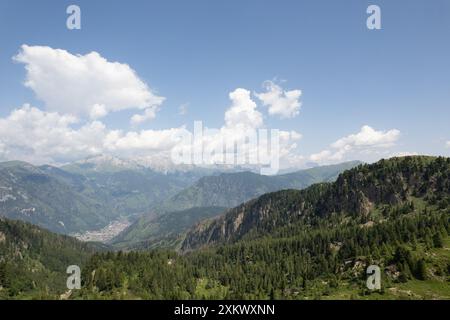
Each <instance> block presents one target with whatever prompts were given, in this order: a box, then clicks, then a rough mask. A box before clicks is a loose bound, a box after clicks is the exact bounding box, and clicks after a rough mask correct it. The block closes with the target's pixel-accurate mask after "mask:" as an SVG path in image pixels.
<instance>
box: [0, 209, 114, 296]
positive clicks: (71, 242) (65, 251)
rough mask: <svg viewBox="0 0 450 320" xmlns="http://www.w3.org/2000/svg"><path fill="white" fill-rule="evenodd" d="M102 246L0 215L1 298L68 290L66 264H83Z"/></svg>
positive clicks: (54, 294)
mask: <svg viewBox="0 0 450 320" xmlns="http://www.w3.org/2000/svg"><path fill="white" fill-rule="evenodd" d="M103 249H106V248H105V247H103V246H102V245H98V244H87V243H82V242H80V241H78V240H75V239H73V238H71V237H68V236H62V235H56V234H54V233H51V232H49V231H46V230H44V229H41V228H39V227H36V226H34V225H31V224H29V223H25V222H21V221H14V220H8V219H5V218H0V299H12V298H14V299H20V298H27V299H29V298H39V299H57V298H59V296H60V294H62V293H63V292H64V291H66V290H67V288H66V279H67V276H68V275H67V274H66V269H67V267H68V266H70V265H78V266H80V267H82V266H83V265H84V263H86V262H87V261H88V259H89V257H90V255H91V254H92V253H93V252H94V251H96V250H103Z"/></svg>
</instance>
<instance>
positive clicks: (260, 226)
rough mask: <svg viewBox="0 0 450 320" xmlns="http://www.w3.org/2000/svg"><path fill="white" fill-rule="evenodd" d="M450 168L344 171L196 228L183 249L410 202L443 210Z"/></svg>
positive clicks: (422, 160)
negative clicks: (434, 203) (437, 204)
mask: <svg viewBox="0 0 450 320" xmlns="http://www.w3.org/2000/svg"><path fill="white" fill-rule="evenodd" d="M449 164H450V159H448V158H433V157H405V158H393V159H390V160H382V161H380V162H377V163H375V164H372V165H363V166H359V167H357V168H354V169H351V170H348V171H346V172H344V173H343V174H341V175H340V176H339V177H338V179H337V180H336V182H334V183H325V184H317V185H313V186H311V187H310V188H308V189H305V190H302V191H297V190H286V191H279V192H276V193H270V194H265V195H263V196H261V197H260V198H258V199H254V200H251V201H249V202H247V203H244V204H242V205H240V206H238V207H236V208H234V209H231V210H229V212H228V213H227V214H226V215H225V216H222V217H220V218H218V219H216V220H213V221H208V222H206V223H203V224H200V225H198V226H197V227H196V228H195V229H194V230H192V231H191V232H190V233H189V234H188V235H187V237H186V239H185V241H184V243H183V249H184V250H189V249H195V248H199V247H202V246H205V245H210V244H215V243H230V242H235V241H238V240H240V239H242V238H244V237H246V238H253V237H257V236H262V235H264V234H269V233H271V232H273V231H274V230H276V229H277V228H279V227H282V226H285V225H289V224H293V223H298V222H299V221H303V223H310V221H309V219H314V218H315V217H324V216H329V215H331V214H333V213H346V214H348V215H351V216H358V217H367V216H368V215H369V213H370V212H372V211H373V210H376V209H377V208H379V207H380V206H383V205H390V206H393V205H398V204H401V203H403V202H405V201H407V200H410V198H411V197H418V198H424V197H427V199H433V198H435V197H442V198H443V199H442V200H441V201H442V202H443V203H442V204H441V205H442V206H444V207H445V206H447V205H448V204H447V202H448V201H449V200H448V197H449V190H450V165H449Z"/></svg>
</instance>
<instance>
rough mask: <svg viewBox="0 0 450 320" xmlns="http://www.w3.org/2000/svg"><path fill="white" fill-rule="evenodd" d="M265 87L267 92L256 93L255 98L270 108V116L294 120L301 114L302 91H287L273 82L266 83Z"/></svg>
mask: <svg viewBox="0 0 450 320" xmlns="http://www.w3.org/2000/svg"><path fill="white" fill-rule="evenodd" d="M264 86H265V89H266V92H264V93H255V96H256V97H257V98H258V99H259V100H261V101H262V103H263V105H264V106H267V107H268V108H269V109H268V110H269V114H270V115H278V116H280V117H281V118H293V117H295V116H297V115H298V114H299V113H300V107H301V103H300V96H301V95H302V92H301V90H291V91H285V90H283V89H282V88H281V87H280V86H279V85H277V84H275V83H274V82H273V81H266V82H265V83H264Z"/></svg>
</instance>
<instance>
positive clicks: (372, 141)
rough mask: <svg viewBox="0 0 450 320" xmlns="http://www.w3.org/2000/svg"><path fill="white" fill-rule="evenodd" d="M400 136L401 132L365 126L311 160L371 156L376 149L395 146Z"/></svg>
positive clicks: (340, 159) (323, 160) (319, 160)
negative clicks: (356, 155)
mask: <svg viewBox="0 0 450 320" xmlns="http://www.w3.org/2000/svg"><path fill="white" fill-rule="evenodd" d="M399 136H400V131H399V130H397V129H392V130H388V131H381V130H380V131H377V130H375V129H373V128H372V127H370V126H368V125H365V126H363V127H362V128H361V130H360V131H359V132H358V133H356V134H351V135H348V136H346V137H343V138H341V139H339V140H337V141H336V142H334V143H332V144H331V145H330V149H326V150H323V151H321V152H319V153H316V154H312V155H311V156H310V160H311V161H314V162H319V163H323V162H336V161H342V160H343V159H344V157H345V155H346V154H348V153H349V152H356V153H359V154H369V153H371V152H372V151H373V150H375V149H380V148H381V149H382V148H389V147H392V146H394V145H395V142H396V141H397V140H398V138H399Z"/></svg>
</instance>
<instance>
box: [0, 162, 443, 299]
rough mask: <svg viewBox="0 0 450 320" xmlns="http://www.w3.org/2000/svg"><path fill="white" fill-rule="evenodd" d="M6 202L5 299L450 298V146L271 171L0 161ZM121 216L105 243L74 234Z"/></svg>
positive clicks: (2, 226) (0, 280)
mask: <svg viewBox="0 0 450 320" xmlns="http://www.w3.org/2000/svg"><path fill="white" fill-rule="evenodd" d="M0 215H1V216H2V218H1V219H0V298H2V299H19V298H20V299H31V298H34V299H399V298H401V299H450V236H449V234H450V221H449V219H450V158H444V157H429V156H407V157H398V158H390V159H387V160H380V161H378V162H376V163H373V164H362V163H359V162H350V163H343V164H340V165H334V166H326V167H316V168H313V169H308V170H302V171H296V172H291V173H287V174H283V175H278V176H261V175H258V174H256V173H252V172H249V171H243V170H241V171H238V170H228V169H223V168H222V169H220V168H183V169H180V168H179V169H165V170H161V168H154V167H153V168H152V167H151V166H150V165H144V164H142V163H139V162H131V161H124V160H119V159H116V158H108V157H105V156H101V157H96V158H90V159H86V160H85V161H81V162H77V163H73V164H68V165H65V166H62V167H54V166H48V165H46V166H33V165H31V164H28V163H24V162H16V161H14V162H4V163H1V164H0ZM120 220H125V221H128V223H129V224H131V225H130V226H129V227H127V228H126V229H125V230H124V231H122V232H120V234H118V235H116V234H114V235H113V236H111V237H110V238H108V239H111V238H112V239H111V240H108V241H107V243H100V242H92V241H88V242H83V241H80V240H77V239H76V238H74V237H71V236H70V235H71V234H72V235H73V234H77V235H80V234H83V233H85V232H94V231H95V230H102V228H103V229H105V227H106V229H108V228H107V226H108V225H111V223H114V222H115V221H120ZM127 225H128V224H125V226H127ZM119 231H120V230H119ZM78 238H80V239H81V238H82V237H79V236H78ZM94 240H95V239H94ZM69 265H78V266H80V267H81V270H82V274H81V279H82V288H81V290H67V288H66V287H65V285H66V279H67V274H66V268H67V266H69ZM369 265H377V266H379V267H380V269H381V271H382V275H381V284H382V285H381V289H380V290H375V291H371V290H369V289H368V288H367V287H366V277H367V275H366V268H367V267H368V266H369Z"/></svg>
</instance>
